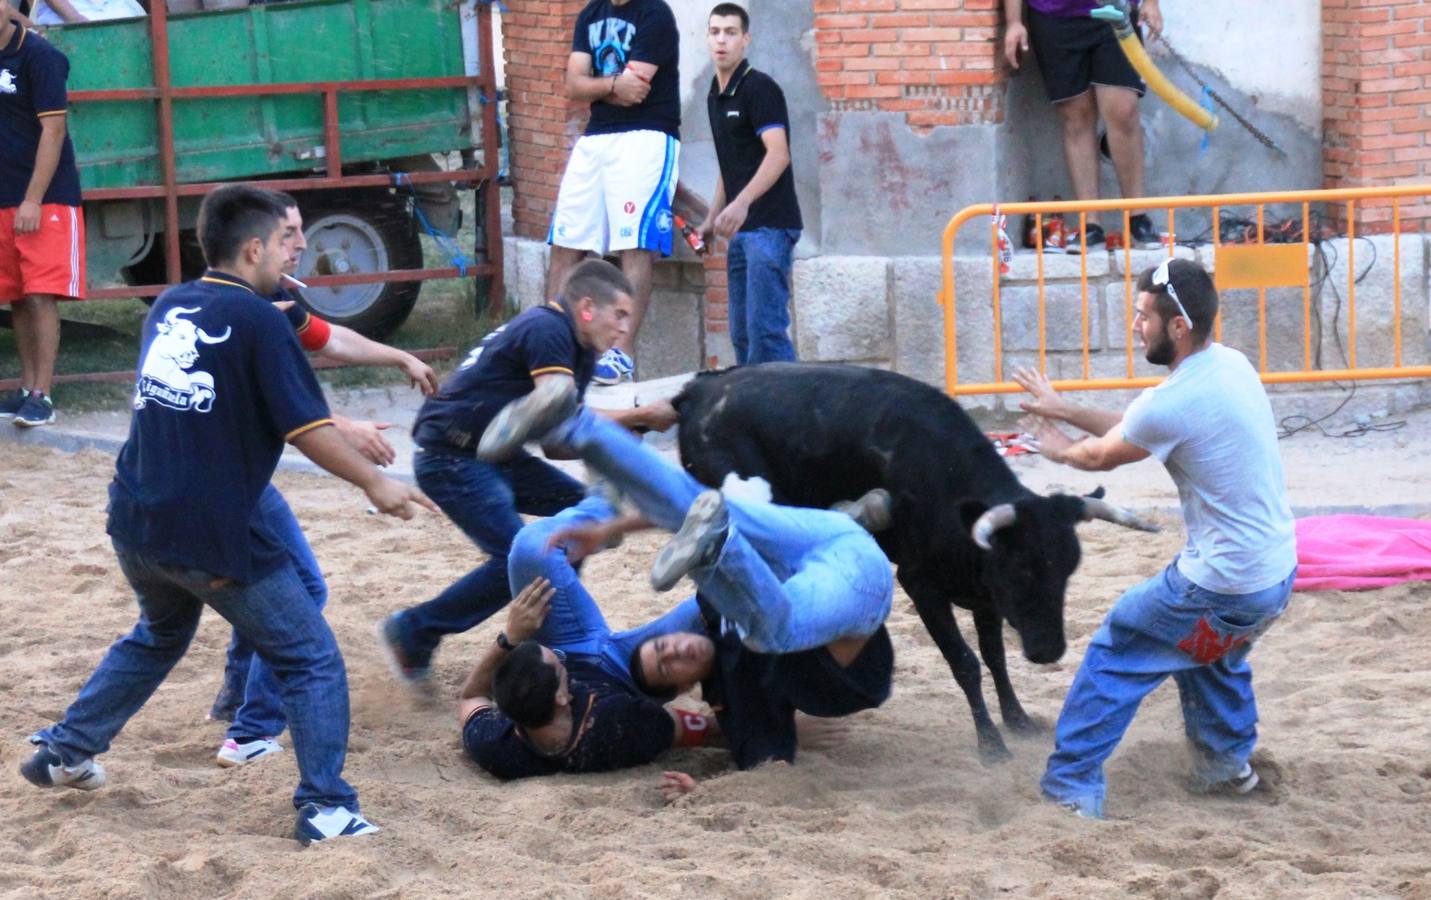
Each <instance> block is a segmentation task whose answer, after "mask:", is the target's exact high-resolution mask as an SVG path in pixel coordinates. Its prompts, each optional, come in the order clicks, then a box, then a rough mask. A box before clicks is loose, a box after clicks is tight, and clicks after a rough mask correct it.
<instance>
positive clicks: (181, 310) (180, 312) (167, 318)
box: [164, 306, 199, 325]
mask: <svg viewBox="0 0 1431 900" xmlns="http://www.w3.org/2000/svg"><path fill="white" fill-rule="evenodd" d="M198 311H199V307H197V306H195V307H192V308H186V307H183V306H176V307H174V308H173V309H171V310H169V311H168V312H166V313H165V314H164V324H165V325H173V324H174V320H175V319H177V318H179V316H186V315H188V314H189V313H196V312H198Z"/></svg>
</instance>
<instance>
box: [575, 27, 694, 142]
mask: <svg viewBox="0 0 1431 900" xmlns="http://www.w3.org/2000/svg"><path fill="white" fill-rule="evenodd" d="M680 40H681V38H680V34H679V32H677V31H676V17H675V15H674V14H672V12H671V8H670V7H669V6H667V5H666V2H665V0H629V2H627V3H623V4H621V5H620V6H617V5H616V4H614V3H612V2H611V0H591V2H590V3H588V4H587V5H586V8H585V9H583V10H582V11H581V13H580V14H579V15H578V16H577V17H576V31H575V32H574V33H573V34H572V39H571V49H572V52H573V53H586V54H588V55H590V56H591V77H593V78H610V77H611V76H612V75H619V74H621V72H622V71H623V70H624V69H625V68H626V64H627V63H628V62H643V63H650V64H651V65H653V66H656V67H657V68H656V76H655V77H654V78H652V79H651V92H650V93H649V94H647V95H646V99H645V100H643V101H641V103H639V104H638V105H636V106H615V105H613V104H610V103H607V102H605V101H603V100H597V101H595V102H594V103H592V104H591V118H590V120H588V121H587V123H586V133H587V134H618V133H620V132H623V131H663V132H665V133H666V134H669V135H670V136H671V137H673V138H678V139H679V138H680V136H681V133H680V132H681V76H680V72H679V71H678V65H677V63H678V61H679V58H680Z"/></svg>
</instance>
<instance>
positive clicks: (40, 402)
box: [15, 391, 55, 428]
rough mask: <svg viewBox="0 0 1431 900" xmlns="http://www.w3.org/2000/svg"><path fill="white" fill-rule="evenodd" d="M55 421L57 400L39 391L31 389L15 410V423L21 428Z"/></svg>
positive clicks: (51, 423)
mask: <svg viewBox="0 0 1431 900" xmlns="http://www.w3.org/2000/svg"><path fill="white" fill-rule="evenodd" d="M54 423H55V402H54V401H53V400H51V399H50V398H49V397H47V396H45V395H44V394H42V393H40V392H39V391H31V392H30V394H29V396H27V397H26V398H25V401H24V402H23V403H21V404H20V408H19V409H18V410H16V412H15V424H16V425H18V426H20V427H21V428H34V427H35V426H37V425H53V424H54Z"/></svg>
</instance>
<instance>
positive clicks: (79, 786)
mask: <svg viewBox="0 0 1431 900" xmlns="http://www.w3.org/2000/svg"><path fill="white" fill-rule="evenodd" d="M30 743H32V744H33V743H35V740H34V738H33V737H32V738H31V740H30ZM20 774H21V775H24V776H25V780H26V781H28V782H30V783H31V784H33V785H34V786H35V787H42V788H51V787H72V788H75V789H76V790H81V791H97V790H99V789H100V788H102V787H104V784H105V782H106V781H107V780H108V779H107V778H106V777H105V774H104V766H101V765H100V764H99V763H97V762H95V761H94V757H90V758H89V759H86V760H85V761H84V762H81V763H80V764H79V765H77V766H66V765H65V761H64V760H63V759H61V758H60V755H59V754H58V753H56V752H55V751H53V750H51V749H50V745H49V744H46V743H44V742H43V741H41V742H40V743H38V744H37V745H36V747H35V755H34V756H32V757H30V758H29V759H28V760H27V761H25V762H23V763H21V764H20Z"/></svg>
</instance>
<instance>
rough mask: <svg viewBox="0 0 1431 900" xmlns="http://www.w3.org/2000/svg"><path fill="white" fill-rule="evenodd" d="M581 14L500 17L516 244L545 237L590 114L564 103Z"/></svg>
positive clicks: (559, 6)
mask: <svg viewBox="0 0 1431 900" xmlns="http://www.w3.org/2000/svg"><path fill="white" fill-rule="evenodd" d="M583 6H585V3H584V2H583V0H536V2H522V3H513V4H511V5H510V8H509V10H508V11H507V12H506V13H504V14H503V15H502V39H503V40H502V42H503V56H504V58H505V60H506V67H507V127H508V134H509V140H510V142H511V143H510V146H509V148H508V150H509V153H510V157H511V170H512V183H513V185H514V187H515V194H514V199H513V202H512V217H513V219H514V220H515V228H516V233H517V235H518V236H520V237H528V238H537V239H542V238H545V237H546V236H547V228H548V226H550V225H551V214H552V209H553V208H554V207H555V205H556V195H557V186H558V185H559V184H560V183H561V173H562V171H563V170H564V169H565V168H566V159H567V154H568V152H569V151H570V149H571V145H572V144H573V143H575V142H576V139H577V137H579V136H580V135H581V131H582V129H583V128H584V127H585V126H586V116H587V106H586V105H585V104H579V103H570V102H568V101H567V99H566V60H567V57H568V56H570V55H571V29H572V26H573V25H574V24H575V23H576V15H577V13H579V12H581V8H582V7H583Z"/></svg>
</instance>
